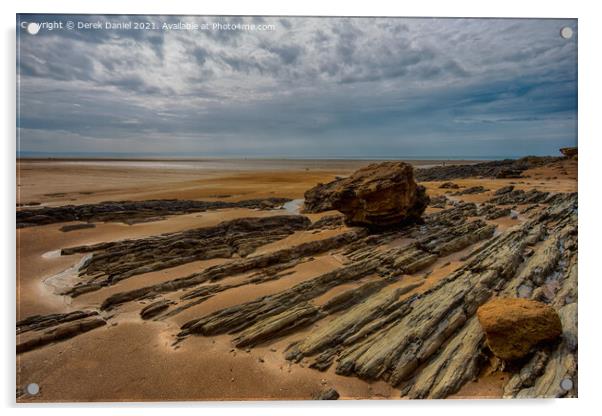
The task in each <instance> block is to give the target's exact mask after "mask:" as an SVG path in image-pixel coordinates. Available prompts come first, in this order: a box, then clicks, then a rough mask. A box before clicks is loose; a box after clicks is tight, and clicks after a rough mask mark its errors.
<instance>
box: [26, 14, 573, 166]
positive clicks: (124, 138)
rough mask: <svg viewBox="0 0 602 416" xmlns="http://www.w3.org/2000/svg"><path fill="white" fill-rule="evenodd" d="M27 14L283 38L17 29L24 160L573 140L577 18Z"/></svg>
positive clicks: (461, 151) (545, 144)
mask: <svg viewBox="0 0 602 416" xmlns="http://www.w3.org/2000/svg"><path fill="white" fill-rule="evenodd" d="M19 18H20V19H21V20H23V21H29V22H46V21H53V20H57V21H58V20H61V21H63V22H66V21H67V20H72V21H87V22H97V21H100V22H101V23H103V24H104V22H107V21H108V22H113V23H115V22H127V21H132V20H135V21H147V22H153V23H155V25H156V27H161V25H162V24H163V23H169V24H175V23H178V22H184V23H198V24H203V23H209V24H211V23H214V22H219V23H221V24H222V25H225V24H228V23H229V24H236V23H240V24H242V25H245V24H262V25H273V28H274V29H273V30H264V31H258V30H253V31H252V30H246V31H245V30H199V31H186V30H160V29H158V30H133V29H132V30H92V29H87V30H86V29H75V30H65V29H64V30H53V31H47V30H40V32H39V33H38V34H37V35H35V36H33V35H29V34H27V33H26V32H25V31H24V30H19V31H18V36H17V41H18V62H17V63H18V67H17V71H18V75H19V90H18V91H19V97H18V98H19V118H18V120H17V123H18V128H19V150H20V151H21V152H23V154H26V153H28V152H29V153H32V152H42V153H44V152H46V153H52V154H64V153H76V152H81V153H86V152H103V153H111V152H115V153H119V152H123V153H163V154H186V155H198V156H288V157H317V156H321V157H367V158H369V157H416V156H433V157H435V156H436V157H442V156H449V157H460V156H489V155H491V156H497V155H501V156H520V155H524V154H556V153H557V149H558V148H559V147H562V146H568V145H574V144H575V143H576V140H577V136H576V126H577V41H576V38H577V22H576V20H570V19H564V20H536V19H431V18H426V19H405V18H297V17H287V18H283V17H216V16H210V17H209V16H208V17H203V16H83V15H76V16H60V15H20V16H19ZM564 26H570V27H572V29H573V31H574V33H575V36H574V37H573V38H572V39H569V40H567V39H563V38H562V37H561V36H560V35H559V32H560V29H561V28H562V27H564Z"/></svg>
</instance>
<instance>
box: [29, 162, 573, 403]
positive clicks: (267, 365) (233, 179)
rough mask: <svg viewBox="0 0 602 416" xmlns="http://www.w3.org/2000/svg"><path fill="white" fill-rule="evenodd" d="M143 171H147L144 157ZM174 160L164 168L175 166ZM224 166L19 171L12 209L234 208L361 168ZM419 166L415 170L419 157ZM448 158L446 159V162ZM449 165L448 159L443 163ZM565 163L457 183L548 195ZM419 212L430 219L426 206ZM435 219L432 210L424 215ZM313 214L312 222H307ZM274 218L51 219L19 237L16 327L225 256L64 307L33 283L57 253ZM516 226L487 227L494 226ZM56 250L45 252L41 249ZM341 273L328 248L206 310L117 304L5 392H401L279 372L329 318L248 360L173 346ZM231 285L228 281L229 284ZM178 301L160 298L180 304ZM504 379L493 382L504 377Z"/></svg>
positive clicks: (77, 165)
mask: <svg viewBox="0 0 602 416" xmlns="http://www.w3.org/2000/svg"><path fill="white" fill-rule="evenodd" d="M152 163H155V162H154V161H152ZM174 163H176V162H174ZM254 163H256V165H253V166H250V167H248V166H243V168H241V169H237V170H232V169H230V170H229V169H227V167H228V166H227V165H226V166H225V167H224V166H217V167H216V166H215V165H211V166H209V167H208V168H203V169H200V168H197V167H190V166H187V165H185V166H183V167H182V166H178V167H174V166H170V165H169V163H167V164H166V166H165V165H161V166H156V164H155V165H152V166H148V165H141V166H131V165H127V164H125V165H124V164H123V163H122V162H119V163H117V164H115V163H113V164H110V163H109V164H107V163H100V164H98V163H93V162H88V163H85V162H78V161H31V160H30V161H20V162H18V188H17V192H18V195H17V198H18V199H17V201H18V202H22V203H26V202H37V203H41V204H44V205H65V204H84V203H94V202H100V201H107V200H145V199H167V198H178V199H199V200H226V201H227V200H232V201H237V200H243V199H251V198H266V197H271V196H277V197H287V198H292V199H298V198H302V197H303V194H304V192H305V191H306V190H307V189H309V188H311V187H312V186H314V185H316V184H317V183H320V182H321V183H325V182H328V181H331V180H333V179H334V178H335V177H337V176H345V175H349V174H350V173H351V172H353V171H354V170H356V169H357V168H358V167H361V166H363V165H365V164H367V163H369V162H366V161H342V162H340V163H336V164H334V166H333V163H332V162H330V164H329V162H328V161H314V162H307V161H305V162H300V161H296V162H295V163H291V164H289V165H288V167H287V168H282V166H278V167H280V169H279V170H274V166H266V164H264V165H261V162H260V161H254ZM421 163H423V165H424V164H426V163H427V162H421ZM450 163H451V162H450ZM453 163H457V162H453ZM576 169H577V167H576V162H575V163H571V162H570V161H569V162H567V163H564V164H562V165H561V166H552V167H545V168H539V169H533V170H532V171H527V172H526V174H525V178H521V179H496V180H492V179H476V178H470V179H458V180H453V182H454V183H457V184H458V185H460V186H462V187H470V186H476V185H483V186H484V187H486V188H487V189H489V191H487V192H485V193H481V194H474V195H465V196H463V197H462V199H463V200H465V201H468V202H476V203H481V202H483V201H485V200H487V199H488V198H490V197H491V196H492V194H493V193H494V192H495V190H497V189H499V188H501V187H503V186H506V185H509V184H512V185H514V186H515V187H516V189H525V190H528V189H533V188H535V189H539V190H542V191H552V192H574V191H576V190H577V189H576V186H577V181H576V179H577V176H576V175H577V170H576ZM441 183H442V182H428V183H424V185H426V187H427V192H428V193H429V195H431V196H437V195H442V194H444V193H445V190H444V189H440V188H439V186H440V184H441ZM429 210H433V209H431V208H429ZM434 211H436V209H434ZM327 214H329V213H322V214H312V215H309V217H310V218H311V219H312V221H313V220H316V219H318V218H320V217H321V216H323V215H327ZM270 215H275V213H274V212H273V211H259V210H250V209H228V210H219V211H209V212H202V213H195V214H186V215H176V216H171V217H168V218H166V219H164V220H160V221H154V222H147V223H140V224H135V225H125V224H121V223H99V224H96V227H95V228H88V229H82V230H76V231H71V232H62V231H60V230H59V229H60V227H61V226H63V225H65V224H64V223H62V224H51V225H45V226H37V227H30V228H22V229H18V230H17V274H18V280H17V319H22V318H25V317H27V316H31V315H34V314H50V313H64V312H69V311H74V310H81V309H87V308H90V309H95V308H98V307H99V306H100V304H101V303H102V301H103V300H104V299H106V297H107V296H109V295H111V294H114V293H118V292H122V291H124V290H131V289H135V288H138V287H142V286H147V285H150V284H154V283H158V282H163V281H167V280H171V279H174V278H176V277H180V276H186V275H189V274H190V273H194V272H198V271H201V270H203V269H205V268H207V267H209V266H213V265H217V264H221V263H224V262H225V261H227V259H219V258H218V259H211V260H203V261H196V262H191V263H187V264H184V265H180V266H177V267H173V268H169V269H164V270H160V271H156V272H150V273H145V274H140V275H137V276H134V277H132V278H130V279H127V280H123V281H120V282H118V283H117V284H115V285H113V286H109V287H106V288H103V289H101V290H98V291H96V292H91V293H88V294H84V295H82V296H80V297H77V298H75V299H71V298H68V297H65V296H61V295H57V294H55V293H53V288H52V286H50V285H49V284H47V283H45V280H47V279H48V278H49V277H51V276H53V275H56V274H57V273H60V272H62V271H64V270H65V269H67V268H69V267H71V266H73V265H74V264H76V263H77V262H78V261H79V260H80V259H81V258H82V257H83V255H71V256H56V255H55V254H56V253H57V250H60V249H61V248H66V247H73V246H79V245H88V244H92V243H99V242H109V241H117V240H122V239H128V238H141V237H146V236H152V235H158V234H162V233H166V232H175V231H182V230H186V229H190V228H195V227H205V226H212V225H216V224H217V223H219V222H221V221H224V220H228V219H234V218H241V217H257V216H270ZM517 221H520V218H519V219H518V220H512V219H509V218H502V219H499V220H494V221H492V223H495V224H496V225H498V226H499V228H500V229H505V228H508V227H511V226H513V225H514V224H515V223H516V222H517ZM345 231H346V227H340V228H338V229H335V230H322V231H320V232H316V233H312V232H309V231H301V232H296V233H294V234H292V235H290V236H288V237H286V238H284V239H282V240H279V241H276V242H273V243H269V244H267V245H264V246H261V247H259V248H258V249H257V250H256V251H255V252H254V253H253V254H252V255H251V256H254V255H259V254H262V253H268V252H271V251H274V250H278V249H282V248H285V247H289V246H292V245H297V244H300V243H303V242H308V241H313V240H316V239H323V238H327V237H330V236H333V235H337V234H340V233H342V232H345ZM469 251H470V250H469V249H467V250H465V251H462V252H459V253H454V254H453V255H450V256H448V257H445V258H442V259H439V260H438V261H437V262H436V263H435V264H433V265H432V266H431V267H430V268H429V269H427V270H423V271H421V272H420V273H416V275H408V276H406V277H405V278H404V279H402V280H401V281H400V285H405V284H410V283H416V282H418V283H422V284H421V285H420V286H418V287H417V288H415V289H413V290H412V291H410V292H408V293H406V294H404V296H410V295H411V294H414V293H418V292H420V291H424V290H426V289H428V288H429V287H431V286H432V285H434V284H436V282H438V281H439V280H440V279H441V278H443V277H445V276H446V275H447V274H449V273H451V272H452V271H454V270H456V269H457V268H459V267H461V266H462V264H463V262H462V261H461V258H462V256H463V255H465V254H467V253H468V252H469ZM53 253H54V254H53ZM341 264H342V262H341V258H340V257H338V255H336V254H332V253H326V254H324V255H320V256H316V257H315V259H313V260H311V261H308V262H304V263H301V264H298V265H296V266H295V267H294V269H293V273H292V274H291V275H289V276H286V277H282V278H280V279H278V280H274V281H268V282H264V283H259V284H246V285H243V286H240V287H237V288H235V289H230V290H227V291H224V292H221V293H218V294H216V295H215V296H213V297H212V298H210V299H209V300H207V301H206V302H203V303H200V304H199V305H196V306H193V307H191V308H189V309H187V310H185V311H183V312H182V313H180V314H178V315H175V316H174V317H172V318H168V319H164V320H160V321H143V320H141V319H140V317H139V315H138V311H139V309H140V306H141V305H143V304H144V303H145V302H144V301H143V302H140V304H136V305H131V304H128V305H125V306H124V307H121V308H119V310H118V311H116V312H115V313H114V314H112V315H111V319H110V320H109V323H108V324H107V325H106V326H104V327H101V328H98V329H95V330H92V331H90V332H87V333H84V334H81V335H79V336H77V337H75V338H72V339H69V340H66V341H62V342H57V343H54V344H51V345H48V346H45V347H43V348H40V349H36V350H33V351H29V352H25V353H22V354H19V355H18V356H17V386H18V387H21V388H23V387H24V386H26V385H27V384H28V383H32V382H35V383H38V384H39V385H40V387H41V390H40V394H39V395H37V396H35V397H30V396H22V397H21V398H19V399H18V400H19V401H27V402H29V401H32V402H35V401H60V402H65V401H148V400H153V401H156V400H243V399H244V400H250V399H251V400H265V399H310V398H312V396H313V395H315V394H317V393H319V392H320V391H323V390H324V389H325V388H328V387H334V388H336V390H337V391H338V392H339V393H340V394H341V398H343V399H351V398H356V399H359V398H372V399H379V398H390V399H396V398H399V397H400V392H399V390H397V389H394V388H392V387H391V386H389V385H388V384H387V383H385V382H376V383H368V382H366V381H363V380H360V379H358V378H355V377H342V376H338V375H336V374H335V373H334V369H333V368H332V367H331V368H330V369H329V370H328V371H326V372H319V371H316V370H313V369H310V368H308V367H307V366H306V363H304V362H303V361H302V362H301V363H298V364H291V363H290V362H288V361H287V360H285V359H284V357H283V350H284V349H285V348H286V347H287V346H288V345H289V344H290V343H291V342H292V341H295V340H296V339H299V338H300V337H302V336H303V334H304V333H308V332H309V331H312V330H313V329H315V328H316V327H320V326H321V325H327V324H328V322H329V320H330V319H332V317H328V318H325V319H323V320H320V321H318V322H317V323H315V324H313V325H312V326H310V327H308V328H306V329H304V330H302V331H298V332H295V333H293V334H291V335H288V336H284V337H282V338H280V339H277V340H273V341H271V342H269V343H267V344H265V345H260V346H258V347H256V348H253V349H252V350H249V351H248V352H247V351H245V350H239V349H234V348H233V346H232V344H231V337H230V336H228V335H220V336H212V337H190V338H188V339H187V340H186V342H183V343H180V344H177V345H175V346H174V345H173V341H174V336H175V334H177V332H178V331H179V326H180V325H181V324H183V323H185V322H186V321H187V320H188V319H191V318H194V317H197V316H200V315H202V314H206V313H210V312H213V311H217V310H219V309H222V308H224V307H227V306H231V305H235V304H238V303H241V302H243V301H247V300H253V299H255V298H257V297H259V296H264V295H267V294H272V293H276V292H278V291H281V290H284V289H286V288H288V287H291V286H292V285H294V284H296V283H300V282H303V281H306V280H308V279H311V278H313V277H315V276H317V275H319V274H321V273H324V272H327V271H330V270H334V269H335V268H337V267H340V266H341ZM233 279H236V278H233ZM370 279H371V277H370V276H368V277H365V278H363V279H362V280H360V281H357V282H354V283H353V284H349V285H342V286H339V287H336V288H334V289H331V290H330V291H329V292H327V293H325V294H324V295H322V296H321V297H319V298H317V299H316V300H315V303H316V304H323V303H324V302H326V301H328V299H331V298H332V297H334V296H336V295H338V294H340V293H342V292H343V291H344V290H346V289H349V288H352V287H357V286H359V285H361V284H362V283H365V282H367V281H370ZM179 295H180V293H177V294H175V293H174V294H173V295H171V296H176V297H177V296H179ZM504 377H505V378H504ZM505 381H507V377H506V376H505V375H504V374H501V373H493V374H486V375H484V376H483V377H480V378H479V380H478V381H477V382H474V383H469V384H467V385H465V386H464V387H463V388H462V390H461V391H460V392H458V393H457V394H456V395H454V396H453V397H500V396H501V391H502V388H503V384H504V382H505Z"/></svg>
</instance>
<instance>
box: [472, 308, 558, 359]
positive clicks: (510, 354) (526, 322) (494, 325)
mask: <svg viewBox="0 0 602 416" xmlns="http://www.w3.org/2000/svg"><path fill="white" fill-rule="evenodd" d="M477 317H478V319H479V322H480V323H481V327H482V328H483V331H484V332H485V336H486V340H487V345H488V346H489V349H491V351H492V352H493V354H495V355H496V356H497V357H499V358H501V359H503V360H508V361H510V360H516V359H519V358H522V357H524V356H525V355H527V354H528V353H529V351H531V349H532V348H533V347H534V346H536V345H537V344H540V343H542V342H546V341H553V340H554V339H556V338H558V337H559V336H560V335H561V334H562V324H561V322H560V318H559V316H558V313H557V312H556V310H555V309H554V308H552V307H551V306H548V305H546V304H545V303H541V302H537V301H534V300H530V299H521V298H495V299H492V300H490V301H489V302H487V303H485V304H484V305H482V306H481V307H480V308H479V309H478V310H477Z"/></svg>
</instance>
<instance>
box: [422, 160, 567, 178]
mask: <svg viewBox="0 0 602 416" xmlns="http://www.w3.org/2000/svg"><path fill="white" fill-rule="evenodd" d="M560 159H561V158H559V157H537V156H527V157H523V158H521V159H516V160H515V159H506V160H493V161H491V162H482V163H474V164H466V165H446V166H433V167H431V168H418V169H416V172H415V177H416V180H417V181H420V182H426V181H449V180H452V179H460V178H469V177H483V178H520V177H521V176H522V173H523V172H524V171H525V170H527V169H532V168H536V167H540V166H544V165H547V164H549V163H552V162H555V161H557V160H560Z"/></svg>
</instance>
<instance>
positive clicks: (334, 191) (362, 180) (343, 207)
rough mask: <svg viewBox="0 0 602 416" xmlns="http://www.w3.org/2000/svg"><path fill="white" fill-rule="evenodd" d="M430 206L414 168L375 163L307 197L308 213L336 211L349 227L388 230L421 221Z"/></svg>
mask: <svg viewBox="0 0 602 416" xmlns="http://www.w3.org/2000/svg"><path fill="white" fill-rule="evenodd" d="M428 203H429V198H428V196H427V195H426V192H425V188H424V187H423V186H419V185H417V184H416V181H415V180H414V169H413V167H412V165H410V164H408V163H404V162H383V163H373V164H371V165H368V166H366V167H364V168H362V169H360V170H358V171H356V172H355V173H354V174H353V175H351V176H349V177H347V178H342V179H337V180H335V181H333V182H330V183H327V184H319V185H317V186H316V187H314V188H312V189H310V190H309V191H307V192H306V193H305V211H306V212H321V211H326V210H330V209H336V210H338V211H340V212H342V213H343V214H344V215H345V222H346V223H347V224H349V225H361V226H368V227H387V226H394V225H399V224H402V223H405V222H412V221H417V220H419V219H420V217H421V215H422V213H423V212H424V209H425V208H426V206H427V205H428Z"/></svg>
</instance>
